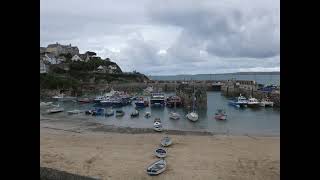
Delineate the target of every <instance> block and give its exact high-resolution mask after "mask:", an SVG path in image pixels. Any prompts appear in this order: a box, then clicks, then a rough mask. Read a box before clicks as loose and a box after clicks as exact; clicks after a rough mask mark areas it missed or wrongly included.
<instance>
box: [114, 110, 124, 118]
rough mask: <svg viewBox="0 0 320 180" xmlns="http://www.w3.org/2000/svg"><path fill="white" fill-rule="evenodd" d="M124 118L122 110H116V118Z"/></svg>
mask: <svg viewBox="0 0 320 180" xmlns="http://www.w3.org/2000/svg"><path fill="white" fill-rule="evenodd" d="M121 116H124V111H122V110H116V117H121Z"/></svg>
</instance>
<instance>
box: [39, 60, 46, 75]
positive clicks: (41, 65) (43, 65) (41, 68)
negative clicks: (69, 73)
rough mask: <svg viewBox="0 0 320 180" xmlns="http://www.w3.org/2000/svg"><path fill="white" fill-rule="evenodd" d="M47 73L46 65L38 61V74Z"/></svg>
mask: <svg viewBox="0 0 320 180" xmlns="http://www.w3.org/2000/svg"><path fill="white" fill-rule="evenodd" d="M44 73H48V67H47V65H45V64H44V63H43V62H42V61H40V74H44Z"/></svg>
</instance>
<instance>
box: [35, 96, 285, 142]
mask: <svg viewBox="0 0 320 180" xmlns="http://www.w3.org/2000/svg"><path fill="white" fill-rule="evenodd" d="M172 94H173V93H167V94H166V96H169V95H172ZM207 101H208V102H207V109H197V112H198V114H199V120H198V121H197V122H191V121H189V120H188V119H187V118H186V117H185V116H186V114H187V113H188V111H187V110H185V109H183V108H176V110H175V109H174V108H167V107H152V108H151V107H147V108H143V109H140V110H139V114H140V115H139V117H134V118H131V117H130V114H131V112H133V111H134V104H133V105H128V106H124V107H122V108H114V110H117V109H122V110H123V111H125V115H124V116H123V117H115V116H111V117H104V116H89V115H85V114H84V113H81V114H78V115H68V114H67V112H66V111H69V110H74V109H79V110H88V109H92V108H93V106H94V104H79V103H77V102H72V101H70V102H59V104H60V106H62V107H64V108H65V112H62V113H57V114H50V115H45V116H50V117H53V118H54V117H57V118H68V119H84V120H86V119H95V120H98V121H99V122H101V123H103V124H106V125H115V126H121V127H134V128H152V126H153V120H154V118H155V117H159V118H160V119H161V121H162V124H163V127H164V128H165V129H170V130H185V131H208V132H213V133H217V134H232V135H244V134H248V135H265V136H278V135H280V109H279V108H264V107H259V108H235V107H233V106H230V105H228V99H227V98H226V97H224V96H222V95H221V93H220V92H207ZM219 108H222V109H224V110H225V111H226V112H227V120H226V121H218V120H215V119H214V114H215V112H216V111H217V109H219ZM147 111H149V112H151V114H152V116H151V117H150V118H145V117H144V114H145V112H147ZM171 111H176V112H178V113H179V114H180V116H181V118H180V119H178V120H172V119H169V116H168V115H169V112H171ZM40 113H41V114H46V113H45V110H44V109H41V110H40Z"/></svg>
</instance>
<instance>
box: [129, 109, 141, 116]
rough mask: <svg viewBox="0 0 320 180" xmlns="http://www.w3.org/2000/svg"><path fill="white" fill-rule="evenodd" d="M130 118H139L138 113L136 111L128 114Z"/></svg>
mask: <svg viewBox="0 0 320 180" xmlns="http://www.w3.org/2000/svg"><path fill="white" fill-rule="evenodd" d="M130 116H131V117H138V116H139V111H138V110H135V111H134V112H132V113H131V114H130Z"/></svg>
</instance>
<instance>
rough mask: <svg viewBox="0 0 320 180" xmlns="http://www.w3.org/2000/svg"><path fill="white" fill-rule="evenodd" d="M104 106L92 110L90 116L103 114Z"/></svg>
mask: <svg viewBox="0 0 320 180" xmlns="http://www.w3.org/2000/svg"><path fill="white" fill-rule="evenodd" d="M104 111H105V109H104V108H97V109H95V110H94V111H93V112H92V116H103V115H104Z"/></svg>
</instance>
